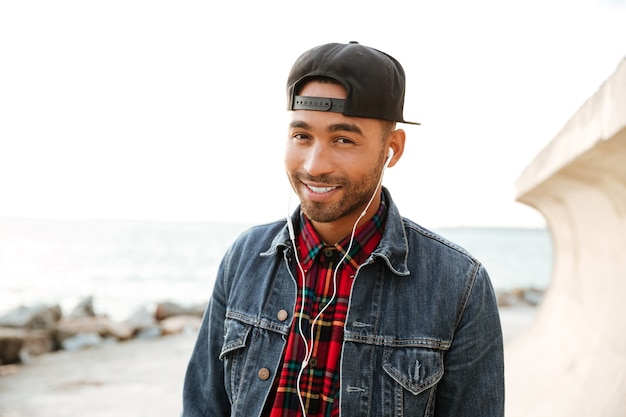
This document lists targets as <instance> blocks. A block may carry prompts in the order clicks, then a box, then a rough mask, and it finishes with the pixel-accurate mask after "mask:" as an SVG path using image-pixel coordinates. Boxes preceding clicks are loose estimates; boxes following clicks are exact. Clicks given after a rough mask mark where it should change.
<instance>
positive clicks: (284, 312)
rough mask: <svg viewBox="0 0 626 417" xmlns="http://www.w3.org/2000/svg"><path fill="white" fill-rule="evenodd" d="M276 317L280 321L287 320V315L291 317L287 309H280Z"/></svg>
mask: <svg viewBox="0 0 626 417" xmlns="http://www.w3.org/2000/svg"><path fill="white" fill-rule="evenodd" d="M276 317H277V318H278V320H280V321H285V320H287V317H289V313H287V310H280V311H279V312H278V314H276Z"/></svg>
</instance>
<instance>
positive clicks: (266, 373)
mask: <svg viewBox="0 0 626 417" xmlns="http://www.w3.org/2000/svg"><path fill="white" fill-rule="evenodd" d="M258 375H259V379H260V380H261V381H265V380H267V378H269V377H270V370H269V369H267V368H261V369H259V372H258Z"/></svg>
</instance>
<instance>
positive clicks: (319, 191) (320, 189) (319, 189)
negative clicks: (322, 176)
mask: <svg viewBox="0 0 626 417" xmlns="http://www.w3.org/2000/svg"><path fill="white" fill-rule="evenodd" d="M308 187H309V189H310V190H311V191H313V192H314V193H316V194H323V193H327V192H329V191H332V190H334V189H335V188H337V187H313V186H312V185H308Z"/></svg>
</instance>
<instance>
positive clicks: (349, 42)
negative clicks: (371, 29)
mask: <svg viewBox="0 0 626 417" xmlns="http://www.w3.org/2000/svg"><path fill="white" fill-rule="evenodd" d="M349 43H358V42H357V41H350V42H349Z"/></svg>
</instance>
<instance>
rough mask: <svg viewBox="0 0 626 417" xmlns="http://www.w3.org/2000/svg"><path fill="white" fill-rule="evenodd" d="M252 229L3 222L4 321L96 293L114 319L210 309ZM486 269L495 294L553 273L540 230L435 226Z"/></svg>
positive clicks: (66, 306) (0, 288)
mask: <svg viewBox="0 0 626 417" xmlns="http://www.w3.org/2000/svg"><path fill="white" fill-rule="evenodd" d="M250 226H251V225H250V224H240V223H227V222H164V221H138V220H101V219H94V220H58V219H54V220H50V219H19V218H0V315H2V314H4V313H6V312H8V311H10V310H12V309H15V308H18V307H21V306H27V307H28V306H34V305H39V304H47V305H57V304H58V305H60V306H61V308H62V310H63V312H64V314H68V313H69V312H71V310H72V309H73V308H74V307H76V305H77V304H78V303H80V302H81V301H82V300H84V299H85V298H87V297H93V304H94V308H95V310H96V312H97V313H98V314H105V315H108V316H109V317H111V318H113V319H117V320H123V319H125V318H128V317H129V316H130V315H131V314H133V313H134V312H135V311H136V310H138V309H142V308H153V307H154V306H155V305H156V304H157V303H159V302H164V301H170V302H175V303H178V304H181V305H198V304H203V303H206V301H207V300H208V298H209V297H210V294H211V290H212V287H213V282H214V279H215V274H216V272H217V269H218V266H219V262H220V260H221V258H222V256H223V254H224V253H225V251H226V250H227V248H228V247H229V246H230V244H231V243H232V242H233V241H234V239H235V238H236V237H237V236H238V235H239V234H240V233H241V232H242V231H244V230H245V229H247V228H248V227H250ZM433 231H435V232H437V233H439V234H441V235H442V236H444V237H446V238H448V239H450V240H451V241H453V242H455V243H457V244H458V245H460V246H463V247H464V248H466V249H467V250H469V251H470V252H471V253H472V254H473V255H474V256H475V257H476V258H478V259H479V260H480V261H481V262H482V263H483V264H484V265H485V266H486V268H487V271H488V272H489V275H490V277H491V280H492V283H493V286H494V288H495V289H496V291H508V290H512V289H518V288H522V289H525V288H534V289H539V290H542V289H545V288H546V287H547V286H548V285H549V282H550V278H551V269H552V242H551V237H550V234H549V232H548V231H547V230H546V229H541V228H539V229H524V228H476V227H462V228H441V229H433Z"/></svg>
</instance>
